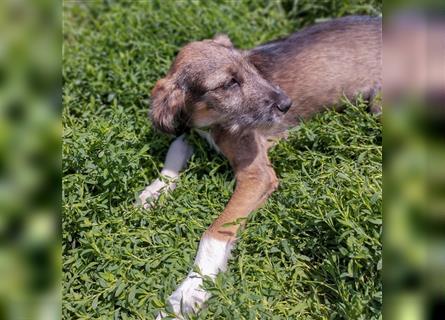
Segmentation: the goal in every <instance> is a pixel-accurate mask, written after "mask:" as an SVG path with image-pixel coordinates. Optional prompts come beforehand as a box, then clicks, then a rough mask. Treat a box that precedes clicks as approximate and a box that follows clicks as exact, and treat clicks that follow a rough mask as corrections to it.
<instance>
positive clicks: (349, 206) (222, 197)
mask: <svg viewBox="0 0 445 320" xmlns="http://www.w3.org/2000/svg"><path fill="white" fill-rule="evenodd" d="M295 3H296V4H297V5H294V2H293V1H284V2H282V3H280V2H275V1H273V2H269V1H259V0H258V1H255V0H252V1H242V2H241V3H235V2H231V1H222V2H221V3H218V4H216V3H215V2H202V3H198V2H190V3H189V2H179V1H178V2H173V1H164V2H161V1H152V2H136V1H135V2H131V1H126V2H121V3H115V2H114V1H104V2H103V3H102V2H100V3H99V2H97V3H96V2H94V3H93V2H88V4H80V3H75V2H69V1H67V2H65V5H64V55H63V59H64V67H63V99H64V113H63V122H64V145H63V172H64V178H63V258H64V259H63V271H64V274H63V317H64V319H112V318H115V319H152V318H153V317H154V315H155V314H156V313H157V311H158V310H160V309H161V308H162V307H164V303H165V299H166V297H168V295H169V294H170V293H171V292H172V291H173V290H174V288H175V287H176V286H177V285H178V283H179V282H180V281H181V280H182V279H183V278H184V277H185V275H186V274H187V272H188V271H189V268H190V266H191V264H192V261H193V259H194V255H195V252H196V249H197V245H198V241H199V239H200V236H201V234H202V232H203V231H204V230H205V229H206V227H207V226H208V225H209V224H210V223H211V221H212V220H213V219H214V218H215V217H216V216H217V215H218V213H219V212H221V210H222V209H223V208H224V205H225V204H226V202H227V200H228V199H229V197H230V194H231V192H232V190H233V187H234V180H233V174H232V172H231V170H230V166H229V165H228V163H227V161H226V160H225V159H224V158H223V157H221V156H220V155H217V154H216V152H215V151H213V150H211V149H210V147H208V146H207V144H206V143H205V142H204V141H203V140H201V139H200V138H199V137H197V136H196V135H191V136H190V137H189V141H190V142H191V143H192V144H193V145H194V147H195V154H194V156H193V157H192V159H191V161H190V164H189V166H188V168H187V170H186V171H185V172H184V174H183V175H182V176H181V179H180V180H179V182H178V187H177V189H176V190H175V191H174V192H172V193H170V194H166V195H163V196H161V198H160V199H159V201H158V202H157V205H156V207H155V208H154V209H152V210H148V211H146V210H141V209H138V208H135V207H134V206H133V202H134V199H135V195H136V194H137V193H138V192H139V191H141V190H142V189H143V188H144V186H145V185H147V184H148V183H149V182H150V181H151V180H153V179H155V178H156V177H157V176H158V173H159V171H160V169H161V168H162V161H163V158H164V156H165V153H166V151H167V149H168V145H169V142H170V140H171V138H170V137H168V136H165V135H162V134H159V133H157V132H155V131H154V130H153V129H152V127H151V125H150V123H149V121H148V117H147V109H148V105H149V102H148V98H149V92H150V89H151V88H152V87H153V85H154V83H155V81H156V80H157V79H159V78H160V77H162V76H163V75H164V74H165V72H166V71H167V69H168V67H169V65H170V62H171V59H172V58H173V57H174V55H175V54H176V53H177V51H178V49H179V47H180V46H181V45H183V44H185V43H187V42H189V41H191V40H193V39H203V38H208V37H212V36H213V35H214V34H215V33H217V32H226V33H228V34H229V36H230V37H231V39H232V41H233V42H234V43H235V45H236V46H238V47H240V48H249V47H252V46H254V45H256V44H259V43H261V42H264V41H267V40H271V39H274V38H276V37H279V36H283V35H286V34H288V33H290V32H292V31H294V30H296V29H297V28H299V27H302V26H305V25H308V24H311V23H313V22H314V21H316V20H317V19H324V18H329V17H335V16H341V15H346V14H351V13H352V14H355V13H367V14H375V13H376V12H379V11H380V9H381V4H380V2H367V1H354V2H353V1H344V2H339V1H319V2H317V3H316V4H314V3H313V2H312V1H298V2H295ZM346 104H347V108H346V112H344V113H336V112H333V111H329V112H326V113H324V114H321V115H319V116H318V117H316V118H315V119H313V120H311V121H308V122H307V123H305V124H304V125H302V126H301V127H299V128H298V129H296V130H294V131H292V133H291V135H290V138H289V139H288V140H287V141H282V142H280V143H279V144H278V145H277V146H276V147H275V148H274V149H273V150H272V152H271V159H272V162H273V164H274V167H275V169H276V171H277V174H278V176H279V177H280V187H279V190H278V191H277V192H275V193H274V194H273V195H272V197H271V198H270V199H269V201H268V202H267V203H266V205H265V206H264V207H263V208H261V209H259V210H257V211H256V212H255V213H253V214H252V215H251V216H250V218H249V222H248V227H247V228H246V229H245V230H244V231H242V232H241V234H240V239H241V240H240V242H239V243H238V245H237V247H236V249H235V251H234V253H233V259H232V260H231V261H230V264H229V270H228V272H227V273H225V274H221V275H220V276H218V278H217V281H216V283H211V282H208V283H206V286H207V288H208V290H210V291H211V292H212V293H213V297H212V298H211V299H210V300H209V303H208V308H206V309H205V310H203V311H202V312H201V313H200V314H199V316H198V317H197V318H198V319H366V320H368V319H379V318H381V304H382V295H381V289H382V285H381V271H380V269H381V227H382V225H381V223H382V216H381V206H382V189H381V188H382V166H381V161H382V149H381V137H382V136H381V122H380V121H379V120H378V119H376V118H375V117H374V116H371V115H370V114H368V113H366V111H365V106H364V105H363V104H362V103H358V104H357V105H351V104H350V103H346Z"/></svg>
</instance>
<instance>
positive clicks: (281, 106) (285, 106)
mask: <svg viewBox="0 0 445 320" xmlns="http://www.w3.org/2000/svg"><path fill="white" fill-rule="evenodd" d="M291 106H292V100H291V99H289V98H286V99H284V100H282V101H280V102H279V103H276V104H275V107H276V108H277V109H278V110H280V111H281V112H283V113H286V112H287V111H288V110H289V108H290V107H291Z"/></svg>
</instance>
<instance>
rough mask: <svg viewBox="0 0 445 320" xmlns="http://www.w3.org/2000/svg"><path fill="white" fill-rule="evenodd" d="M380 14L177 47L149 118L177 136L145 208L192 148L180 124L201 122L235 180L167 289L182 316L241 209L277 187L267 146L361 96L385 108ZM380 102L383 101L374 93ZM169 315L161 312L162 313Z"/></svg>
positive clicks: (229, 242)
mask: <svg viewBox="0 0 445 320" xmlns="http://www.w3.org/2000/svg"><path fill="white" fill-rule="evenodd" d="M381 51H382V21H381V18H379V17H367V16H351V17H345V18H340V19H335V20H331V21H327V22H322V23H319V24H316V25H314V26H311V27H308V28H305V29H303V30H302V31H299V32H296V33H294V34H292V35H290V36H289V37H287V38H283V39H279V40H275V41H272V42H269V43H266V44H262V45H260V46H258V47H255V48H253V49H252V50H247V51H243V50H238V49H236V48H235V47H234V46H233V44H232V43H231V41H230V39H229V38H228V37H227V36H226V35H217V36H215V37H214V38H213V39H208V40H203V41H196V42H191V43H189V44H187V45H186V46H184V47H183V48H182V49H181V50H180V52H179V53H178V55H177V56H176V58H175V60H174V62H173V63H172V66H171V68H170V70H169V71H168V73H167V75H166V76H165V78H163V79H161V80H159V81H158V82H157V83H156V85H155V87H154V88H153V91H152V105H151V111H150V115H151V120H152V123H153V125H154V127H156V128H157V129H159V130H160V131H162V132H166V133H170V134H175V135H177V136H178V138H177V139H176V140H174V142H173V143H172V144H171V146H170V148H169V151H168V153H167V156H166V161H165V164H164V168H163V170H162V171H161V176H162V177H161V178H160V179H157V180H156V181H154V182H153V183H152V184H151V185H150V186H148V187H147V188H146V189H145V190H144V191H143V192H142V193H141V194H140V196H139V201H140V202H141V204H142V205H144V206H145V207H148V206H149V205H150V200H153V199H154V198H156V197H157V196H159V194H160V193H161V192H163V191H165V190H169V189H170V190H171V189H174V188H175V183H174V181H175V179H177V177H178V176H179V173H180V171H181V170H182V169H183V168H184V167H185V166H186V163H187V161H188V159H189V157H190V156H191V154H192V153H193V149H192V147H191V146H190V145H189V144H188V143H187V142H186V141H185V135H184V132H187V130H190V129H192V128H193V129H196V130H198V132H199V133H200V134H201V135H203V136H204V137H205V138H206V139H207V140H208V141H209V142H210V143H211V144H212V145H213V146H215V148H216V149H217V150H218V151H219V152H221V153H222V154H223V155H224V156H225V157H227V159H228V160H229V163H230V165H231V167H232V168H233V170H234V172H235V177H236V187H235V190H234V193H233V195H232V196H231V198H230V200H229V202H228V204H227V206H226V207H225V209H224V210H223V212H222V213H221V214H220V215H219V217H218V218H217V219H216V220H215V221H213V223H212V225H211V226H210V227H209V228H208V229H207V230H206V231H205V232H204V234H203V236H202V238H201V240H200V243H199V248H198V252H197V255H196V258H195V262H194V265H195V266H194V269H195V270H196V269H199V272H195V271H191V272H190V273H189V274H188V275H187V277H186V279H185V280H184V281H183V282H182V283H181V285H180V286H179V287H178V288H177V289H176V291H175V292H173V294H172V295H171V296H170V297H169V299H168V302H169V304H170V305H171V306H172V308H173V311H174V313H175V314H176V316H177V317H178V318H182V317H183V316H184V315H186V314H188V313H192V312H197V311H198V310H199V308H200V307H201V306H202V305H203V304H204V303H205V301H206V300H207V299H208V298H209V297H210V294H209V293H208V292H206V291H205V290H204V289H202V288H201V285H202V283H203V276H208V277H210V278H211V279H214V278H215V277H216V275H217V274H218V273H219V272H223V271H225V270H226V268H227V262H228V259H229V256H230V252H231V250H232V248H233V247H234V245H235V242H236V240H237V239H236V234H237V231H238V230H239V228H240V227H242V226H243V225H244V221H245V218H246V217H247V216H248V215H249V214H250V213H251V212H252V211H254V210H255V209H257V208H259V207H260V206H261V205H262V204H263V203H264V202H265V201H266V199H267V198H268V197H269V195H270V194H271V193H272V192H273V191H274V190H276V189H277V187H278V179H277V176H276V174H275V172H274V170H273V168H272V165H271V163H270V161H269V158H268V154H267V153H268V150H269V148H270V147H271V146H272V145H273V144H274V143H275V142H276V141H277V140H278V139H281V138H283V137H285V136H286V130H288V129H289V128H291V127H294V126H297V125H298V124H299V123H300V122H301V121H303V120H305V119H308V118H310V117H312V116H313V115H315V114H317V113H319V112H321V111H323V110H325V109H326V108H328V107H330V108H332V107H336V108H340V106H341V103H340V101H341V100H342V98H344V97H346V98H348V99H352V100H353V99H356V98H357V97H358V96H359V95H360V96H362V97H364V98H365V99H367V100H368V101H369V102H370V108H371V111H372V112H374V113H378V112H379V111H380V110H381V106H380V103H379V102H378V99H375V97H376V96H378V95H379V93H380V91H381V84H382V75H381V74H382V57H381ZM376 101H377V102H376ZM165 316H166V314H165V313H163V312H161V313H159V314H158V316H157V319H162V318H163V317H165Z"/></svg>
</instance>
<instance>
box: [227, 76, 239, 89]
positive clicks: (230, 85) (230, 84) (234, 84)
mask: <svg viewBox="0 0 445 320" xmlns="http://www.w3.org/2000/svg"><path fill="white" fill-rule="evenodd" d="M237 86H239V82H238V81H236V79H235V78H232V79H230V81H229V82H227V83H226V84H225V85H224V89H231V88H235V87H237Z"/></svg>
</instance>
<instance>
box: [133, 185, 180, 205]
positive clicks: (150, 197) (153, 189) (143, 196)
mask: <svg viewBox="0 0 445 320" xmlns="http://www.w3.org/2000/svg"><path fill="white" fill-rule="evenodd" d="M175 188H176V183H174V182H171V183H166V182H164V181H162V180H161V179H156V180H155V181H153V182H152V183H151V184H150V185H149V186H147V187H146V188H145V189H144V190H143V191H142V192H141V193H140V194H139V196H138V197H137V199H136V204H137V205H139V206H142V207H144V209H148V208H150V207H151V206H152V204H153V201H155V200H156V199H157V198H159V196H160V195H161V194H162V193H163V192H165V191H167V190H173V189H175Z"/></svg>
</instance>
